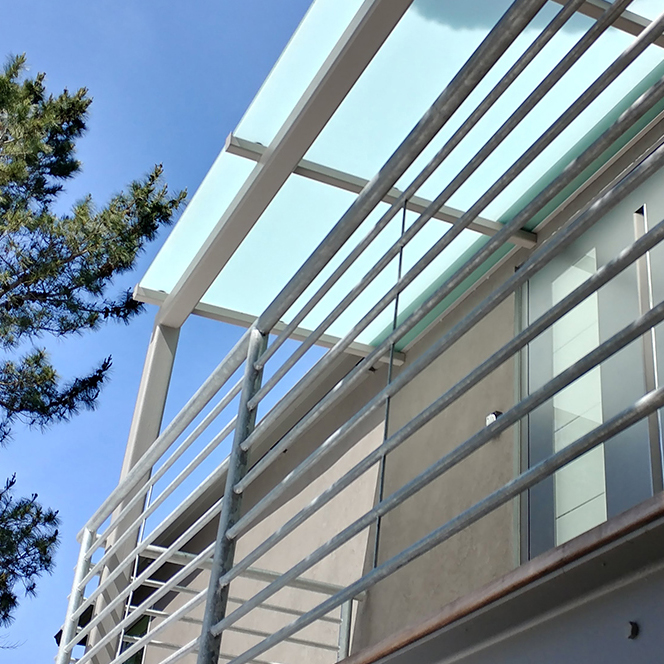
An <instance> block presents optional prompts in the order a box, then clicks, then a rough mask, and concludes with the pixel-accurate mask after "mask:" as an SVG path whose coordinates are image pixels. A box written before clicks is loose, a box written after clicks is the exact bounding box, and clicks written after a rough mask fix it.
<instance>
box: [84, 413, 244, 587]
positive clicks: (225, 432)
mask: <svg viewBox="0 0 664 664" xmlns="http://www.w3.org/2000/svg"><path fill="white" fill-rule="evenodd" d="M235 421H236V416H234V417H233V419H232V420H231V421H230V422H229V423H228V424H227V425H226V426H225V427H224V428H223V429H222V430H221V431H220V432H219V433H218V434H217V435H216V436H215V437H214V438H213V439H212V440H211V441H210V442H209V443H208V444H207V445H206V446H205V447H204V448H203V449H202V450H201V451H200V452H199V453H198V454H197V455H196V457H195V458H194V459H192V460H191V461H190V462H189V463H188V464H187V466H186V467H185V468H183V469H182V471H180V473H178V475H177V477H175V478H174V479H173V480H172V481H171V482H170V483H169V484H168V486H167V487H166V488H165V489H164V490H163V491H162V492H161V493H160V494H159V495H158V496H157V498H156V499H155V500H153V501H152V503H151V504H150V505H149V506H148V507H147V508H146V509H145V510H144V511H143V512H141V514H140V515H139V516H137V517H136V519H135V520H134V521H133V522H132V524H131V525H129V526H127V527H126V528H125V532H124V533H122V535H121V536H120V537H119V538H118V539H117V540H116V541H115V542H113V545H112V546H110V547H109V548H108V549H107V550H106V552H105V553H104V555H103V556H102V557H101V558H100V559H99V562H97V563H96V564H95V565H94V566H93V567H92V569H91V570H90V571H89V572H88V574H87V576H86V578H85V579H84V580H83V582H82V584H81V587H82V588H85V586H86V585H87V583H88V581H89V580H90V579H92V578H93V577H94V576H95V575H96V574H99V573H100V572H101V570H102V569H103V568H104V567H105V565H106V564H107V563H108V561H109V560H110V559H111V558H112V557H113V556H114V555H116V551H117V549H118V548H119V547H120V546H122V544H124V542H125V541H126V540H127V539H129V538H130V537H132V536H133V537H135V536H136V532H137V528H138V527H139V526H140V525H141V523H143V522H145V521H146V519H148V518H149V517H150V516H151V515H152V514H154V512H155V511H156V510H157V509H158V508H159V507H161V505H163V503H164V502H165V501H166V499H167V498H168V497H169V496H170V495H172V493H173V492H174V491H175V490H176V489H177V488H178V487H180V486H181V485H182V482H184V480H186V479H187V478H188V477H189V476H190V475H191V473H193V472H194V471H195V470H196V468H198V467H199V466H200V465H201V464H202V463H203V461H205V459H207V458H208V457H209V456H210V454H212V452H214V451H215V450H216V449H217V447H218V446H219V444H220V443H222V442H223V441H224V440H225V439H226V438H227V437H228V436H229V435H230V433H231V432H232V431H233V430H234V429H235ZM165 521H167V520H165ZM162 523H164V522H162ZM153 532H154V531H153ZM154 538H155V535H154V534H153V533H150V535H149V536H148V537H146V538H145V539H144V542H145V541H148V540H150V539H154ZM142 544H143V542H140V543H139V545H138V547H140V546H141V545H142ZM138 547H136V548H138ZM132 554H133V551H132V553H131V554H129V556H131V555H132Z"/></svg>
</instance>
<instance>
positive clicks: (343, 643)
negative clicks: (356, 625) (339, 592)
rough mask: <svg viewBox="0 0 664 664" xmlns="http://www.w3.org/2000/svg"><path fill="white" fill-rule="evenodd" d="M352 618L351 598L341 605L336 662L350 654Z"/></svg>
mask: <svg viewBox="0 0 664 664" xmlns="http://www.w3.org/2000/svg"><path fill="white" fill-rule="evenodd" d="M352 618H353V600H352V599H349V600H348V601H347V602H344V603H343V604H342V605H341V622H340V623H339V649H338V651H337V662H340V661H341V660H343V659H346V657H348V655H350V628H351V622H352Z"/></svg>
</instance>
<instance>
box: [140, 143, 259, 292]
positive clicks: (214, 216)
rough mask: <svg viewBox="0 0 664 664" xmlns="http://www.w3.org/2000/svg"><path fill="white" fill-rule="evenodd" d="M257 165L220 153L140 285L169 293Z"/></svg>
mask: <svg viewBox="0 0 664 664" xmlns="http://www.w3.org/2000/svg"><path fill="white" fill-rule="evenodd" d="M254 167H255V164H254V163H253V162H251V161H248V160H247V159H243V158H242V157H236V156H235V155H232V154H229V153H228V152H221V154H220V155H219V156H218V157H217V159H216V160H215V162H214V164H213V165H212V168H210V170H209V171H208V173H207V175H206V176H205V178H204V180H203V182H202V183H201V185H200V186H199V188H198V190H197V191H196V193H195V194H194V196H193V197H192V199H191V200H190V201H189V203H188V204H187V207H186V208H185V211H184V212H183V213H182V216H181V217H180V219H179V220H178V222H177V224H176V225H175V226H174V228H173V230H171V234H170V235H169V236H168V238H167V240H166V242H165V243H164V245H163V246H162V248H161V250H160V251H159V253H158V254H157V256H156V257H155V259H154V260H153V261H152V264H151V265H150V267H149V268H148V271H147V273H146V274H145V276H144V277H143V279H141V286H143V287H144V288H151V289H153V290H158V291H165V292H166V293H170V291H171V290H172V289H173V287H174V286H175V284H176V283H177V282H178V280H179V279H180V277H181V276H182V274H183V273H184V271H185V269H186V268H187V266H188V265H189V263H191V261H192V260H193V258H194V256H195V255H196V253H197V252H198V250H199V249H200V248H201V246H202V245H203V242H204V241H205V239H206V238H207V236H208V235H209V234H210V232H211V231H212V229H213V228H214V226H215V225H216V223H217V222H218V221H219V219H220V218H221V215H222V214H223V213H224V211H225V210H226V208H227V207H228V205H229V204H230V202H231V201H232V200H233V198H234V197H235V195H236V194H237V192H238V191H239V190H240V187H241V186H242V185H243V184H244V181H245V180H246V179H247V177H248V176H249V173H251V171H252V170H253V168H254Z"/></svg>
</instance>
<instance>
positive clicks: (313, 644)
mask: <svg viewBox="0 0 664 664" xmlns="http://www.w3.org/2000/svg"><path fill="white" fill-rule="evenodd" d="M337 592H338V591H337ZM227 631H229V632H237V633H238V634H247V635H248V636H260V637H263V638H265V637H268V636H272V632H264V631H262V630H259V629H251V628H249V627H239V626H238V625H233V626H232V627H229V628H228V630H227ZM282 643H293V644H294V645H297V646H304V647H307V648H319V649H320V650H331V651H333V652H337V645H336V644H334V645H330V644H329V643H322V642H320V641H309V640H308V639H296V638H293V637H292V636H289V637H288V638H286V639H284V640H283V641H282Z"/></svg>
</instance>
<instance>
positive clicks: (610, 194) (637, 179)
mask: <svg viewBox="0 0 664 664" xmlns="http://www.w3.org/2000/svg"><path fill="white" fill-rule="evenodd" d="M662 163H664V147H660V148H659V149H658V150H656V151H655V152H654V153H653V154H652V155H651V156H650V157H648V158H647V159H645V160H644V161H643V162H641V163H640V164H639V165H638V166H636V167H635V168H634V169H633V170H632V171H631V172H630V173H629V174H628V175H627V176H626V177H624V178H623V179H622V180H620V182H618V183H617V184H614V185H613V186H612V187H610V188H609V189H608V190H607V191H606V192H605V193H604V194H603V195H602V196H601V197H599V198H598V199H597V200H596V201H593V202H591V203H589V204H588V205H587V206H586V208H585V209H584V210H581V211H580V212H579V213H577V215H576V216H575V217H574V218H573V220H572V221H571V222H570V223H569V224H568V225H567V226H566V227H564V228H563V229H561V230H560V231H559V232H558V233H556V234H555V235H554V236H553V237H552V238H550V240H549V241H548V242H547V243H546V244H545V245H543V246H542V247H540V248H539V249H538V250H537V251H535V252H534V253H533V254H532V255H531V256H530V257H529V258H528V259H527V261H526V262H525V263H524V264H523V265H522V266H521V268H520V269H519V270H518V271H517V272H516V273H515V274H514V275H513V276H512V277H511V278H510V279H509V280H507V281H506V282H505V283H504V284H502V285H501V286H500V287H499V288H498V289H497V290H496V291H494V292H493V293H492V294H491V295H490V296H489V297H488V298H486V299H485V300H484V301H483V302H481V303H480V304H479V305H478V306H477V307H476V308H475V309H473V311H471V312H470V314H469V315H468V316H466V317H465V318H464V320H463V321H461V322H460V323H458V324H457V325H456V326H455V327H454V328H452V329H451V330H450V331H449V332H448V333H446V334H445V335H444V336H443V337H442V338H441V339H440V340H439V341H438V342H436V343H435V344H434V345H432V346H431V347H430V348H429V349H428V350H427V351H426V352H425V353H424V354H423V355H422V356H420V357H419V358H418V359H417V360H415V362H413V364H411V365H410V366H408V367H407V368H405V369H404V370H403V371H402V372H401V373H400V374H399V376H397V378H396V379H395V380H394V381H393V382H392V383H391V384H390V385H389V386H388V387H386V388H385V389H384V390H383V391H382V392H381V393H380V394H378V395H376V397H374V399H373V400H372V401H370V402H369V403H368V404H367V405H366V406H365V408H364V409H362V410H361V411H360V412H358V413H357V414H356V415H355V416H354V417H352V418H351V419H350V420H349V421H348V422H347V423H346V424H344V425H343V426H342V427H340V429H339V430H337V432H335V433H334V434H333V435H332V436H330V437H329V438H328V439H327V440H326V441H325V442H324V443H323V444H322V445H320V446H319V448H318V449H317V451H316V452H314V453H313V454H312V455H310V457H309V458H308V459H307V460H305V461H304V462H303V463H302V464H300V466H298V468H297V469H295V470H294V471H292V472H291V473H290V474H289V477H288V481H286V480H284V481H283V482H282V483H281V485H280V489H281V488H282V485H286V486H285V487H284V488H287V487H288V484H289V482H290V481H291V478H292V480H293V481H295V480H296V479H297V477H299V476H300V474H302V473H305V472H307V471H308V469H309V468H310V467H311V459H312V457H315V456H316V455H318V454H319V453H321V452H322V453H323V454H324V453H325V452H326V451H329V449H331V448H332V447H333V446H334V445H335V444H337V443H338V442H339V441H340V440H341V439H342V438H343V437H344V436H345V435H347V434H348V433H349V432H350V431H351V430H352V429H353V428H354V427H355V426H357V424H358V423H359V422H361V421H362V420H363V419H364V417H366V415H365V413H369V412H373V410H375V409H376V408H378V407H379V406H380V404H381V403H382V400H383V399H384V398H385V397H386V396H392V395H394V394H396V392H398V391H399V390H400V389H402V388H403V387H404V386H405V385H406V384H407V383H408V382H410V381H411V380H412V379H413V378H414V377H415V376H417V375H418V374H419V373H420V372H421V371H422V370H424V369H425V368H426V367H428V366H430V364H431V363H432V362H433V360H434V359H435V358H437V357H438V356H439V355H440V354H442V353H443V352H444V351H445V350H446V349H447V348H449V347H450V346H451V345H452V344H453V343H454V342H455V341H456V340H458V339H459V338H460V337H461V336H462V335H463V334H464V333H466V332H467V331H468V330H469V329H471V328H472V327H473V326H474V325H475V324H476V323H477V322H478V321H479V320H481V319H482V318H484V317H485V316H486V315H487V314H488V313H489V312H490V311H492V310H493V309H494V308H495V307H496V306H497V305H498V304H499V303H500V302H502V301H504V300H505V299H506V298H507V297H508V296H509V294H511V293H512V292H514V291H515V290H516V289H517V288H519V287H520V286H521V285H522V284H523V283H525V282H526V281H527V280H528V279H530V278H531V276H532V275H533V274H534V273H536V272H537V271H538V270H540V269H541V268H542V267H543V266H544V265H546V264H547V263H548V262H549V261H550V260H551V259H552V258H554V257H555V256H556V255H557V253H559V252H560V251H561V250H562V249H564V248H565V247H567V246H569V245H570V244H571V243H572V242H573V241H574V240H576V239H577V238H578V237H579V236H580V235H581V234H582V233H584V232H585V231H586V230H587V229H588V228H589V227H590V226H592V224H594V223H595V222H596V221H597V220H598V219H599V218H601V217H602V215H604V214H605V213H606V212H607V211H608V209H610V208H611V207H613V206H615V205H616V204H617V203H619V202H620V201H621V200H622V199H623V198H624V197H625V196H626V195H627V194H628V193H630V192H631V191H632V190H633V189H634V188H635V187H637V186H638V185H639V184H641V183H642V182H643V181H645V180H646V179H647V178H648V177H649V176H650V175H651V174H652V173H653V172H655V171H656V170H657V169H658V168H660V167H661V165H662ZM659 232H661V229H658V231H657V233H659ZM654 237H657V235H652V236H650V237H649V238H648V241H645V240H644V242H641V241H639V242H638V243H635V244H636V245H638V246H639V248H640V250H643V247H644V246H648V243H649V242H651V241H652V239H653V238H654ZM606 269H608V266H607V268H606ZM623 269H624V268H623ZM600 272H601V273H602V274H604V275H606V272H604V271H600ZM597 279H598V278H597V277H591V280H592V283H595V281H596V280H597ZM579 291H580V292H583V291H581V290H580V289H579ZM575 293H577V291H574V292H573V293H571V294H570V295H569V296H568V297H567V298H564V299H563V300H562V301H561V302H560V303H559V304H558V305H556V307H555V308H554V312H556V313H560V315H563V314H562V312H563V311H564V307H566V306H568V305H569V306H570V308H571V306H573V305H572V304H571V303H572V302H573V301H574V299H576V297H577V296H575ZM553 320H555V319H552V318H549V319H548V321H549V324H550V322H553ZM542 321H544V322H547V319H545V318H544V317H542V319H541V320H540V321H536V325H537V327H539V328H541V329H540V332H541V331H542V330H543V329H545V327H542ZM538 333H539V332H538ZM535 336H536V335H535ZM522 338H526V337H525V333H524V336H523V337H522ZM524 343H527V342H524ZM489 361H491V358H489V360H488V361H487V362H489ZM485 364H486V363H485ZM489 366H490V365H489ZM496 366H498V364H496ZM494 368H495V367H494ZM491 370H492V369H491ZM476 372H478V373H476V374H475V376H474V377H473V373H475V372H472V373H471V374H469V376H468V377H467V382H468V383H469V385H468V388H467V389H470V387H472V384H473V383H474V381H475V380H477V381H478V380H480V379H481V377H483V376H481V373H482V369H481V367H479V368H478V369H477V370H476ZM487 373H489V371H487ZM453 390H455V388H453ZM453 390H451V391H450V393H449V394H448V395H443V396H442V397H441V398H440V399H439V400H437V402H434V404H432V406H430V407H429V408H428V409H427V410H426V411H423V413H422V414H421V415H420V416H418V418H420V417H422V418H423V419H422V420H421V423H420V426H422V425H423V424H424V423H426V421H428V420H427V419H426V418H425V414H426V413H427V411H428V413H429V415H430V414H431V413H432V412H433V410H432V409H434V408H435V404H436V403H439V404H442V403H445V400H446V399H450V403H451V401H452V400H454V399H456V398H458V396H460V395H461V394H462V393H463V392H462V391H459V393H458V394H457V395H456V396H455V395H454V391H453ZM418 418H414V420H417V419H418ZM429 419H430V418H429ZM500 419H501V421H502V422H504V421H505V420H504V417H502V416H501V418H500ZM403 433H404V432H403V431H400V432H397V434H395V436H400V435H403ZM395 436H393V437H392V439H395ZM397 444H400V443H397ZM371 455H373V457H374V461H375V459H376V457H377V455H378V452H377V451H374V452H372V453H371ZM360 463H361V464H362V462H360ZM372 463H373V461H372ZM369 465H371V464H369ZM369 465H367V468H368V467H369ZM338 482H341V480H339V481H338ZM326 493H327V492H324V494H322V495H321V497H319V498H317V499H315V500H314V501H313V503H312V505H311V506H309V507H306V508H304V510H302V514H304V513H305V512H311V513H313V511H315V509H317V504H318V502H319V501H320V502H321V503H323V504H324V502H327V500H328V499H329V497H330V496H328V497H326V498H325V500H322V497H323V496H326ZM277 497H278V491H274V490H273V491H271V492H270V493H268V494H267V495H266V496H265V497H264V498H263V499H262V500H261V501H259V503H258V504H257V505H256V506H255V507H254V508H253V509H252V510H250V511H249V512H248V513H247V514H246V515H245V516H244V517H243V518H242V519H241V520H240V521H239V522H238V523H237V524H236V526H235V527H234V528H233V529H232V531H231V535H232V536H234V537H237V536H239V535H240V534H241V533H242V532H244V531H245V530H246V529H247V528H248V527H249V526H250V525H251V523H252V522H253V520H254V519H255V518H256V517H257V516H258V515H259V514H260V513H262V511H264V510H265V509H266V508H267V507H268V505H269V504H270V502H271V501H272V500H275V499H276V498H277ZM321 506H322V505H321ZM298 516H299V515H296V517H294V518H293V519H292V520H291V521H290V522H288V523H287V524H285V526H283V527H282V528H281V529H280V530H279V531H277V532H276V533H274V534H273V535H271V536H270V537H268V538H267V540H265V542H263V543H262V544H260V545H259V546H258V547H256V549H255V550H254V551H253V552H252V553H251V554H248V556H246V557H245V558H244V559H243V560H242V561H241V562H240V563H239V564H238V565H236V567H237V568H239V569H241V568H242V567H243V566H245V565H246V566H248V565H250V564H251V557H252V556H253V554H254V553H258V552H262V553H265V551H266V550H267V549H268V548H270V547H271V546H273V545H274V544H275V543H276V541H279V539H280V535H281V533H282V532H283V531H285V530H289V529H290V530H292V529H294V528H295V527H296V525H298V524H296V523H294V522H295V520H296V519H297V518H298ZM303 520H304V519H302V521H303ZM285 534H287V533H284V534H283V535H282V536H285ZM236 573H237V571H236ZM228 580H229V579H228V578H227V579H226V581H228Z"/></svg>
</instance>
